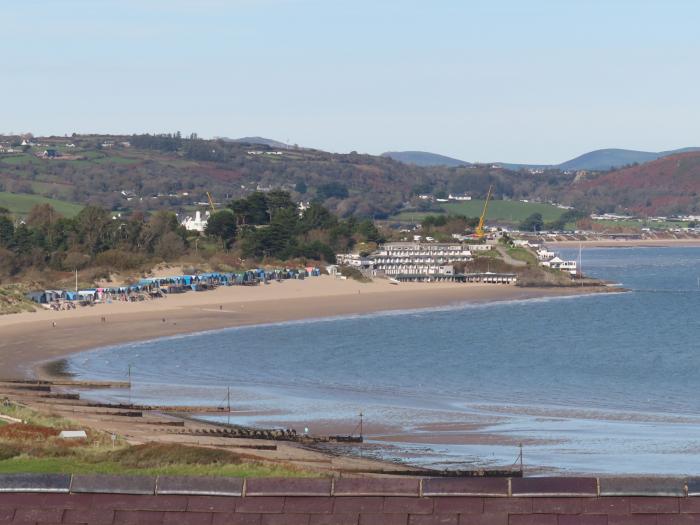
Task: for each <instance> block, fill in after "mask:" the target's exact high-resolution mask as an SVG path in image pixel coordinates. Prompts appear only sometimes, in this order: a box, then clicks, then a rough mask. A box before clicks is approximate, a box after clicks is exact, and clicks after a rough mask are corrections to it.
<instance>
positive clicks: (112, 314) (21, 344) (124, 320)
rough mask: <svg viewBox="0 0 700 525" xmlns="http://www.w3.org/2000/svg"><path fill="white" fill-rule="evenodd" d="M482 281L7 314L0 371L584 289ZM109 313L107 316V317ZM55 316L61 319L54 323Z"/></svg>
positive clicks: (302, 283) (255, 291)
mask: <svg viewBox="0 0 700 525" xmlns="http://www.w3.org/2000/svg"><path fill="white" fill-rule="evenodd" d="M587 291H589V292H590V291H592V290H586V289H580V288H572V289H567V288H563V289H562V288H519V287H515V286H509V285H489V284H476V283H469V284H463V283H402V284H400V285H392V284H390V283H389V282H388V281H381V280H380V281H375V282H372V283H367V284H363V283H358V282H356V281H350V280H348V281H344V280H337V279H333V278H331V277H328V276H321V277H315V278H309V279H306V280H288V281H283V282H273V283H271V284H269V285H261V286H254V287H243V286H232V287H220V288H217V289H216V290H213V291H208V292H190V293H186V294H179V295H171V296H169V297H167V298H166V299H157V300H152V301H144V302H140V303H112V304H98V305H95V306H93V307H84V308H80V309H78V310H69V311H58V312H56V311H38V312H35V313H22V314H13V315H7V316H3V317H0V333H1V334H2V337H1V338H0V378H1V379H16V378H27V377H32V376H33V375H35V374H37V373H38V374H40V373H41V371H40V370H39V368H38V367H37V366H36V365H37V363H41V362H46V361H49V360H53V359H57V358H60V357H62V356H66V355H69V354H73V353H76V352H80V351H84V350H88V349H91V348H95V347H99V346H106V345H112V344H117V343H123V342H131V341H141V340H147V339H154V338H158V337H164V336H169V335H176V334H183V333H191V332H199V331H205V330H213V329H221V328H227V327H233V326H242V325H251V324H264V323H275V322H282V321H291V320H299V319H308V318H318V317H329V316H341V315H351V314H368V313H371V312H377V311H385V310H398V309H414V308H430V307H436V306H444V305H449V304H455V303H459V302H487V301H504V300H516V299H529V298H535V297H545V296H560V295H571V294H580V293H585V292H587ZM102 317H104V318H105V322H102V321H101V318H102ZM53 323H55V326H53Z"/></svg>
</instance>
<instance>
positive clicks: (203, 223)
mask: <svg viewBox="0 0 700 525" xmlns="http://www.w3.org/2000/svg"><path fill="white" fill-rule="evenodd" d="M209 215H210V213H209V212H208V211H207V212H205V214H204V218H202V212H200V211H197V212H195V214H194V217H190V216H187V217H185V219H184V220H183V221H182V222H181V223H180V224H182V226H184V227H185V229H186V230H187V231H196V232H199V233H204V230H205V229H206V227H207V222H209Z"/></svg>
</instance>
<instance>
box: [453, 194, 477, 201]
mask: <svg viewBox="0 0 700 525" xmlns="http://www.w3.org/2000/svg"><path fill="white" fill-rule="evenodd" d="M447 198H448V199H449V200H451V201H458V202H464V201H470V200H472V196H471V195H467V194H454V195H453V194H452V193H450V194H449V195H448V196H447Z"/></svg>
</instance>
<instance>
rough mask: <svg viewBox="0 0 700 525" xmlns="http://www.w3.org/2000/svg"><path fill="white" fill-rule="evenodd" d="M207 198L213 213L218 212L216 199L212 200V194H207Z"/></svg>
mask: <svg viewBox="0 0 700 525" xmlns="http://www.w3.org/2000/svg"><path fill="white" fill-rule="evenodd" d="M207 197H209V206H211V211H212V212H215V211H216V206H214V199H212V198H211V193H209V192H207Z"/></svg>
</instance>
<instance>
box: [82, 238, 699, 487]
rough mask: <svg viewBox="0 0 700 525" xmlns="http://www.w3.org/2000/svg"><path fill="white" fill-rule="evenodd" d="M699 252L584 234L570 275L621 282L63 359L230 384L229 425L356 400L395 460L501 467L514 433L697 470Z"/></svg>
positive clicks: (593, 453)
mask: <svg viewBox="0 0 700 525" xmlns="http://www.w3.org/2000/svg"><path fill="white" fill-rule="evenodd" d="M562 253H563V254H564V255H565V256H568V257H577V255H578V254H577V251H576V250H564V251H563V252H562ZM699 256H700V248H615V249H610V248H607V249H587V250H585V251H584V252H583V264H584V271H585V272H586V273H587V274H589V275H593V276H596V277H601V278H604V279H608V280H610V281H614V282H619V283H622V284H623V285H624V286H625V287H626V288H629V289H631V290H632V291H631V292H630V293H625V294H603V295H592V296H585V297H567V298H557V299H536V300H528V301H511V302H500V303H491V304H480V305H455V306H451V307H447V308H440V309H431V310H421V311H411V312H388V313H384V314H373V315H367V316H354V317H346V318H338V319H326V320H312V321H304V322H292V323H282V324H277V325H267V326H257V327H241V328H235V329H228V330H222V331H217V332H210V333H205V334H195V335H189V336H180V337H174V338H167V339H161V340H156V341H150V342H145V343H138V344H127V345H121V346H117V347H110V348H104V349H98V350H95V351H91V352H86V353H82V354H79V355H77V356H74V357H72V358H71V359H70V360H69V368H70V370H71V371H72V372H73V373H75V374H76V375H78V376H79V377H81V378H91V379H112V380H123V379H124V378H125V375H126V369H127V364H128V363H131V364H132V365H133V368H132V374H133V375H132V379H133V381H134V388H133V389H132V392H131V396H132V399H133V400H134V401H135V402H148V403H167V404H179V403H183V404H184V403H192V404H222V403H223V401H224V398H225V397H226V389H227V387H228V386H230V387H231V389H232V390H231V392H232V393H231V399H232V404H233V405H234V406H235V407H236V409H239V408H240V409H241V410H242V412H237V413H234V414H233V415H232V416H229V418H230V420H231V422H236V423H243V424H250V425H262V426H283V427H284V426H290V425H292V424H293V425H294V426H296V428H298V429H300V426H301V427H303V426H309V427H310V431H311V432H312V433H313V432H314V430H315V429H316V431H317V432H319V433H320V432H322V431H323V432H325V431H327V430H332V431H334V432H345V433H349V432H351V431H353V429H354V428H355V425H356V423H357V414H358V413H359V412H360V411H362V412H363V413H364V414H365V423H366V425H365V428H366V429H367V433H368V437H369V439H370V442H372V443H381V444H382V445H383V446H382V447H378V448H377V449H376V451H375V454H378V455H382V456H384V457H391V458H396V459H401V460H403V461H409V462H411V463H421V464H426V465H433V466H441V467H448V468H466V467H469V466H472V465H474V464H478V465H495V464H498V465H503V464H506V463H509V462H510V461H512V460H513V459H514V458H515V456H516V455H517V453H518V450H517V443H518V442H520V441H522V442H523V443H524V447H525V458H526V464H529V465H533V466H535V465H537V466H544V467H550V468H553V469H561V470H565V471H571V472H599V473H606V472H618V473H623V472H625V473H641V472H645V473H677V474H680V473H697V472H698V471H700V457H698V455H697V454H696V452H697V451H698V449H700V433H699V432H698V430H700V414H699V413H698V408H699V407H700V390H699V389H698V386H699V381H698V377H699V371H700V352H699V351H698V344H697V336H698V334H699V333H700V331H699V330H698V316H697V307H698V306H699V305H700V289H699V287H698V277H700V257H699ZM90 395H92V396H100V397H105V396H107V397H110V398H112V399H113V398H115V397H121V398H122V399H125V398H126V397H127V395H128V394H127V393H126V392H124V391H110V392H93V393H90ZM436 423H442V424H443V425H442V426H441V427H435V426H434V424H436ZM445 424H449V425H452V426H453V428H448V427H445ZM464 424H469V425H470V426H469V427H468V428H467V427H464ZM455 425H456V426H455ZM446 428H448V429H446ZM396 436H398V437H396ZM411 436H414V437H413V439H412V438H411ZM411 440H413V441H414V443H411ZM406 441H408V442H406Z"/></svg>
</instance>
